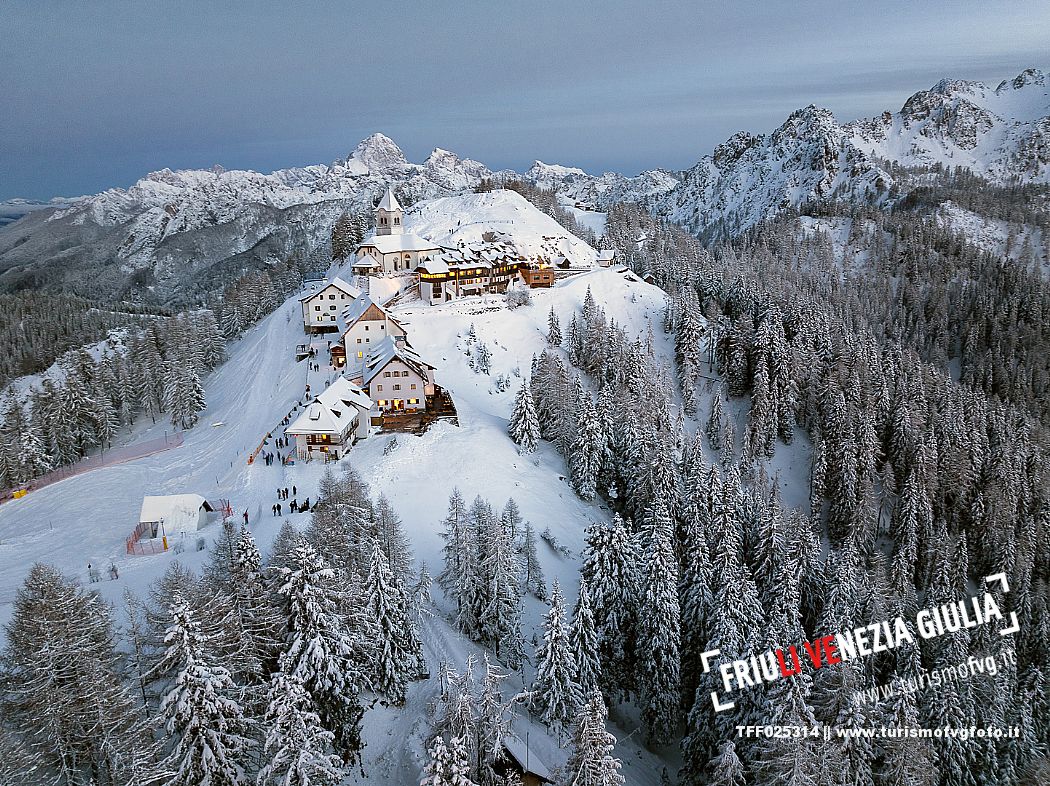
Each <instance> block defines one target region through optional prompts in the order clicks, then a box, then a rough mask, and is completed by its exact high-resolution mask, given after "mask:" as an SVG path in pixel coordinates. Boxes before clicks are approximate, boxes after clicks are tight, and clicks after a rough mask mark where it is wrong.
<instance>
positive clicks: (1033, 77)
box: [995, 68, 1046, 94]
mask: <svg viewBox="0 0 1050 786" xmlns="http://www.w3.org/2000/svg"><path fill="white" fill-rule="evenodd" d="M1029 85H1035V86H1037V87H1043V86H1045V85H1046V74H1044V73H1043V72H1042V71H1040V70H1039V69H1038V68H1026V69H1025V70H1024V71H1022V72H1021V73H1019V74H1018V75H1017V76H1015V77H1014V78H1013V79H1004V80H1003V81H1002V82H1000V83H999V86H998V87H997V88H995V92H996V94H1000V93H1003V92H1005V91H1007V90H1021V89H1022V88H1025V87H1028V86H1029Z"/></svg>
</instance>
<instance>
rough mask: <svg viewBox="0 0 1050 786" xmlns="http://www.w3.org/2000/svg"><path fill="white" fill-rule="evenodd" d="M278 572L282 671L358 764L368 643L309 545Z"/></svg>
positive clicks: (347, 756)
mask: <svg viewBox="0 0 1050 786" xmlns="http://www.w3.org/2000/svg"><path fill="white" fill-rule="evenodd" d="M279 570H280V586H279V587H278V592H279V594H280V595H281V597H282V598H283V599H284V618H285V620H286V626H287V627H286V631H287V632H286V634H285V641H286V646H285V650H284V652H282V653H281V656H280V660H279V668H280V670H281V671H283V672H284V673H285V674H289V675H294V676H295V677H296V678H298V680H299V681H300V682H301V683H302V685H303V688H304V689H305V690H306V692H307V693H308V694H309V695H310V698H311V699H312V700H313V703H314V706H315V708H316V709H317V714H318V715H319V716H320V718H321V722H322V724H323V725H324V727H325V728H326V729H328V730H329V731H331V732H333V733H334V734H335V746H336V750H337V751H338V752H339V753H340V755H341V756H342V757H343V760H344V761H352V760H355V759H356V758H357V757H358V756H359V751H360V749H361V720H362V718H363V716H364V709H363V707H362V706H361V699H360V692H361V689H362V687H363V686H364V685H365V675H366V674H367V673H370V672H371V664H370V663H369V662H367V661H366V653H367V652H368V646H367V641H368V640H360V638H359V637H360V636H362V631H360V630H352V629H349V628H348V625H347V622H346V620H345V619H344V617H343V615H342V614H341V613H340V606H341V605H342V604H341V603H340V591H339V588H338V586H337V585H336V584H335V572H334V571H333V570H332V569H331V568H330V567H328V565H327V564H326V563H325V561H324V559H323V558H322V557H321V556H320V555H319V554H318V553H317V552H316V551H315V550H314V548H313V547H312V546H311V545H310V544H309V543H306V542H300V543H297V544H296V546H295V548H294V549H293V550H292V554H291V555H290V558H289V564H288V566H286V567H282V568H280V569H279Z"/></svg>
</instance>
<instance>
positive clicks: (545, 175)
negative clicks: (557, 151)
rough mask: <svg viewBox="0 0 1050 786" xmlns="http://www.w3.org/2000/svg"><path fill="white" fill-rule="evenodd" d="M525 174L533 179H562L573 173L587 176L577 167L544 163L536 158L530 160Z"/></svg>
mask: <svg viewBox="0 0 1050 786" xmlns="http://www.w3.org/2000/svg"><path fill="white" fill-rule="evenodd" d="M525 175H526V176H527V177H529V178H531V179H533V180H562V179H564V178H566V177H572V176H575V175H578V176H580V177H587V173H586V172H584V171H583V170H582V169H580V168H579V167H575V166H562V165H561V164H545V163H544V162H543V161H540V160H539V159H538V158H537V159H536V160H535V161H533V162H532V166H531V167H529V169H528V171H527V172H526V173H525Z"/></svg>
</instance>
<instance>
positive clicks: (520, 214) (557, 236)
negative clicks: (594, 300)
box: [405, 190, 596, 267]
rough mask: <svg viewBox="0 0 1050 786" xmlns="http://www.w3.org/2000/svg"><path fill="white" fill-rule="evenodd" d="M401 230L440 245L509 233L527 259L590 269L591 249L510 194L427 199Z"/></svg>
mask: <svg viewBox="0 0 1050 786" xmlns="http://www.w3.org/2000/svg"><path fill="white" fill-rule="evenodd" d="M405 230H406V231H407V232H414V233H415V234H417V235H420V236H421V237H424V238H426V239H427V240H432V241H434V242H435V243H441V244H442V245H446V246H456V245H459V244H460V243H464V244H469V243H477V242H480V241H481V239H482V235H484V234H485V233H486V232H503V233H505V234H510V235H513V237H514V243H515V244H516V245H517V247H518V248H519V249H520V250H521V251H522V252H523V253H525V254H527V255H533V254H536V255H543V256H547V257H554V256H564V257H565V258H566V259H568V260H569V261H570V262H571V263H572V265H573V266H574V267H591V266H592V265H594V263H595V261H596V255H595V252H594V249H592V248H591V247H590V246H588V245H587V244H586V243H584V242H583V241H582V240H580V239H579V238H577V237H575V236H574V235H572V234H571V233H569V232H568V230H566V229H564V228H563V227H562V226H561V224H559V223H558V222H557V221H555V220H554V219H553V218H551V217H550V216H548V215H547V214H546V213H543V212H541V211H539V210H537V209H536V207H535V206H533V205H532V203H530V202H529V201H528V200H527V199H525V197H523V196H522V195H521V194H519V193H517V192H516V191H506V190H499V191H489V192H485V193H482V194H461V195H459V196H451V197H444V198H441V199H430V200H427V201H426V202H421V203H420V204H418V205H415V206H413V207H411V208H409V209H408V211H407V212H406V214H405Z"/></svg>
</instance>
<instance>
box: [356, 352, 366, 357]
mask: <svg viewBox="0 0 1050 786" xmlns="http://www.w3.org/2000/svg"><path fill="white" fill-rule="evenodd" d="M364 356H365V353H364V352H358V353H357V357H358V358H363V357H364Z"/></svg>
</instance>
